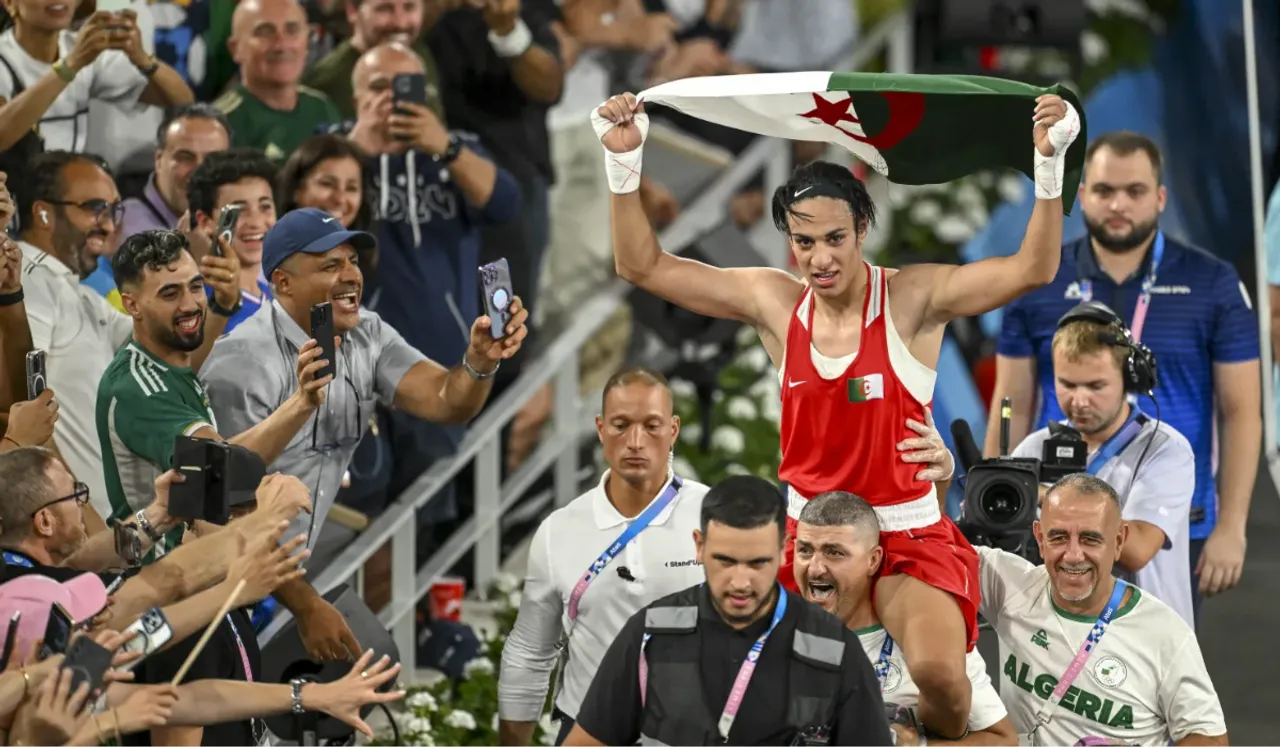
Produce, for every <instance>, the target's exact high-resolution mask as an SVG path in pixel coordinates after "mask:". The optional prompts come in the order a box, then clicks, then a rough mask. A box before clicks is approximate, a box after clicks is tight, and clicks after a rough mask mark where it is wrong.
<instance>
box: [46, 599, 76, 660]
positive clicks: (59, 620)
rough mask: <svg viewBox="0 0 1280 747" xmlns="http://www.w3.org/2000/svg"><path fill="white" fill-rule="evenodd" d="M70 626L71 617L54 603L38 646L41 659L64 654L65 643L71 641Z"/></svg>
mask: <svg viewBox="0 0 1280 747" xmlns="http://www.w3.org/2000/svg"><path fill="white" fill-rule="evenodd" d="M71 625H72V620H71V616H70V615H68V614H67V612H66V610H64V609H62V605H60V604H58V603H57V602H55V603H54V604H53V606H52V607H50V608H49V622H48V623H46V624H45V626H44V640H43V642H42V643H41V645H40V658H41V659H47V658H49V657H50V656H53V655H54V654H61V653H64V652H66V650H67V643H68V642H69V641H70V640H71Z"/></svg>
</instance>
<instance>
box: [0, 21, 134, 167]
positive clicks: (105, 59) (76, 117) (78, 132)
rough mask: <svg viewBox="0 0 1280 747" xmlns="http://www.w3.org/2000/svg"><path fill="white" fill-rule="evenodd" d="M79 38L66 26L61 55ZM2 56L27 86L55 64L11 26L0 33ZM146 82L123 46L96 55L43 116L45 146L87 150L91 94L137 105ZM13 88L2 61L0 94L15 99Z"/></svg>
mask: <svg viewBox="0 0 1280 747" xmlns="http://www.w3.org/2000/svg"><path fill="white" fill-rule="evenodd" d="M75 43H76V37H75V34H74V33H72V32H70V31H64V32H63V33H62V35H61V36H60V37H58V49H59V59H65V58H66V56H67V55H68V54H70V52H71V49H72V48H73V47H74V46H75ZM0 57H3V58H4V61H5V62H8V63H9V66H10V67H12V68H13V72H14V73H16V74H17V76H18V78H19V79H20V80H21V82H22V85H23V86H24V87H25V88H31V86H33V85H35V84H36V82H37V81H39V80H40V79H41V78H42V77H44V76H45V75H46V74H47V73H48V72H49V70H50V69H52V67H53V66H52V65H50V64H48V63H45V62H41V61H40V60H37V59H35V58H34V57H32V56H31V55H29V54H27V51H26V50H25V49H23V48H22V47H21V46H19V45H18V42H17V40H16V39H15V38H14V35H13V29H9V30H7V31H5V32H4V33H2V34H0ZM146 87H147V79H146V78H145V77H143V75H142V73H140V72H138V69H137V68H136V67H134V66H133V63H131V62H129V58H128V57H126V56H125V54H124V52H120V51H118V50H108V51H106V52H103V53H102V54H100V55H98V58H97V59H96V60H94V61H93V64H92V65H90V66H89V67H87V68H85V69H84V70H81V71H80V73H79V74H78V75H77V76H76V78H75V80H73V81H72V82H71V83H69V84H67V87H66V88H64V89H62V93H60V94H58V98H56V99H54V100H53V104H52V105H50V107H49V108H48V109H47V110H46V111H45V113H44V116H42V117H41V118H40V123H39V129H40V135H41V137H43V138H44V149H45V150H46V151H49V150H69V151H74V152H76V153H82V152H84V148H85V143H86V142H87V141H88V138H89V100H90V99H99V100H102V101H110V102H113V103H115V104H118V105H120V106H133V105H136V104H137V102H138V97H139V96H141V95H142V91H143V89H145V88H146ZM14 89H15V86H14V80H13V76H12V75H11V74H10V71H9V69H8V68H6V67H5V66H4V65H3V64H0V96H3V97H4V98H5V99H6V100H7V99H11V98H13V95H14V93H13V92H14Z"/></svg>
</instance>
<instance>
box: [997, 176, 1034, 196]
mask: <svg viewBox="0 0 1280 747" xmlns="http://www.w3.org/2000/svg"><path fill="white" fill-rule="evenodd" d="M996 191H997V192H999V193H1000V199H1002V200H1004V201H1005V202H1022V200H1023V197H1024V195H1026V193H1027V178H1026V177H1025V176H1023V175H1022V174H1005V175H1004V176H1002V177H1000V182H999V183H998V184H996Z"/></svg>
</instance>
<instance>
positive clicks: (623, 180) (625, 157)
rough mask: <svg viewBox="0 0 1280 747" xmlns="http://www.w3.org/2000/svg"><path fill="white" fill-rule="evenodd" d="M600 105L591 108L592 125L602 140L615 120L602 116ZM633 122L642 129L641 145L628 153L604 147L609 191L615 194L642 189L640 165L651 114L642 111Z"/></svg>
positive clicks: (605, 170)
mask: <svg viewBox="0 0 1280 747" xmlns="http://www.w3.org/2000/svg"><path fill="white" fill-rule="evenodd" d="M598 109H599V107H596V109H592V110H591V126H592V127H594V128H595V130H596V136H597V137H599V138H600V139H601V140H603V139H604V136H605V134H606V133H608V132H609V130H612V129H613V128H614V127H616V126H617V125H615V124H614V123H613V122H610V121H609V120H607V119H605V118H604V117H602V116H600V114H599V111H598ZM632 123H633V124H634V125H635V126H636V128H637V129H639V130H640V145H639V146H638V147H637V148H636V149H635V150H631V151H627V152H626V153H614V152H613V151H611V150H609V149H608V148H605V149H604V172H605V175H606V176H608V178H609V191H611V192H613V193H614V194H615V195H625V194H631V193H632V192H634V191H636V190H637V189H640V165H641V162H642V161H643V160H644V141H645V138H646V137H648V136H649V115H648V114H645V113H644V112H641V113H639V114H637V115H635V118H634V119H633V120H632Z"/></svg>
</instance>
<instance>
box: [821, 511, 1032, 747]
mask: <svg viewBox="0 0 1280 747" xmlns="http://www.w3.org/2000/svg"><path fill="white" fill-rule="evenodd" d="M883 558H884V550H883V549H881V547H880V520H879V519H877V518H876V512H875V509H873V508H872V507H871V506H870V504H868V503H867V502H866V501H864V500H863V499H861V498H859V497H858V496H856V495H854V494H852V493H846V492H843V491H832V492H829V493H822V494H820V495H817V496H814V497H813V498H812V499H811V500H809V501H808V502H807V503H806V504H805V506H804V509H803V510H801V512H800V518H799V522H798V524H797V525H796V562H795V575H796V586H797V587H798V588H799V589H800V594H801V595H802V596H803V597H804V598H805V599H806V600H808V601H810V602H813V603H814V604H816V605H818V606H819V607H821V608H823V609H824V610H826V611H827V612H830V613H831V614H833V615H835V616H836V617H838V618H840V619H841V620H842V621H844V624H845V626H846V627H848V628H849V629H850V630H852V631H853V632H854V633H856V634H857V635H858V640H859V641H860V642H861V643H862V650H863V651H865V652H866V654H867V658H868V659H870V660H871V663H872V664H873V665H874V666H875V670H876V676H877V677H878V678H879V680H880V693H881V694H882V695H883V696H884V702H885V706H886V707H889V706H897V708H894V709H893V711H894V716H895V720H894V721H893V722H891V723H890V728H892V729H893V731H894V734H895V737H896V739H897V741H896V742H895V744H897V745H898V747H906V746H907V745H917V744H921V740H920V734H919V731H918V726H917V724H916V718H915V714H914V711H915V709H916V707H917V706H918V704H919V702H920V690H919V688H918V687H916V684H915V682H913V681H912V680H911V675H910V674H909V673H908V672H907V660H906V658H905V657H904V656H903V655H902V647H901V646H898V645H897V644H896V643H895V642H894V640H893V639H892V638H890V637H889V634H888V632H886V631H885V629H884V626H883V625H881V624H880V620H879V618H877V617H876V608H875V605H874V604H872V603H871V585H872V582H873V581H874V580H875V578H876V577H877V574H878V573H879V570H880V561H881V560H883ZM965 669H966V670H967V672H968V674H969V682H970V683H972V685H973V700H972V702H971V703H970V705H969V725H968V729H969V733H968V734H966V735H965V737H964V738H963V739H961V740H960V741H959V742H955V743H954V744H981V745H1015V744H1017V743H1018V735H1017V732H1015V731H1014V728H1013V724H1012V723H1011V722H1010V721H1009V713H1008V711H1006V710H1005V707H1004V703H1003V702H1001V700H1000V694H999V693H998V692H996V689H995V687H994V686H993V685H992V684H991V676H990V675H988V674H987V663H986V661H984V660H983V658H982V654H980V653H978V649H977V648H976V647H975V648H974V649H973V650H972V651H970V652H969V653H968V654H967V655H966V656H965ZM928 741H929V743H931V744H942V742H939V741H936V740H932V739H930V740H928Z"/></svg>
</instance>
